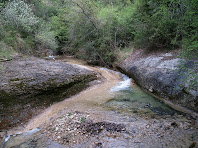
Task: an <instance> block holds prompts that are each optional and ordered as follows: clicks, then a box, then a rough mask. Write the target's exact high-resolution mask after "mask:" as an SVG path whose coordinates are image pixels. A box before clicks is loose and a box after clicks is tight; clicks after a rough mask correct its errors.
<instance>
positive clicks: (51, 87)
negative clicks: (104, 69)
mask: <svg viewBox="0 0 198 148" xmlns="http://www.w3.org/2000/svg"><path fill="white" fill-rule="evenodd" d="M0 64H1V69H0V130H2V129H8V128H12V127H14V126H16V125H19V124H21V123H25V122H26V121H28V119H29V118H31V117H32V116H34V115H36V114H39V113H40V112H41V111H42V110H43V109H44V108H46V107H48V106H50V105H51V104H53V103H55V102H59V101H62V100H64V99H65V98H66V97H69V96H71V95H74V94H76V93H78V92H80V91H82V90H83V89H85V88H86V87H88V86H89V84H90V83H89V82H90V81H92V80H95V79H96V78H97V76H96V73H95V72H94V71H92V70H91V69H88V68H85V67H83V66H78V65H73V64H67V63H66V62H58V61H54V60H53V59H52V60H44V59H39V58H35V57H30V58H24V57H20V58H16V59H13V60H12V61H6V62H2V63H0Z"/></svg>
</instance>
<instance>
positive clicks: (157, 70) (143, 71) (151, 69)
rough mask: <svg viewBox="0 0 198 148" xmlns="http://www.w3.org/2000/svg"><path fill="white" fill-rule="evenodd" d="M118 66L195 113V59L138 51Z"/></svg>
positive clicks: (197, 108) (197, 94)
mask: <svg viewBox="0 0 198 148" xmlns="http://www.w3.org/2000/svg"><path fill="white" fill-rule="evenodd" d="M118 67H120V68H121V69H122V70H123V71H124V72H125V73H127V74H128V75H129V76H131V77H132V78H133V79H134V80H135V81H136V83H137V84H139V85H140V86H142V87H143V88H144V89H146V90H148V91H150V92H151V93H154V94H156V95H158V96H160V97H163V98H166V99H168V100H171V102H174V103H176V104H180V105H182V106H184V107H187V108H188V109H191V110H194V111H196V112H198V83H197V81H198V80H197V78H198V66H197V61H193V60H192V61H184V60H181V59H179V58H177V56H176V52H169V53H145V52H144V51H143V50H139V51H135V52H133V53H132V55H131V56H130V57H129V58H128V59H126V60H125V61H123V62H122V63H120V64H119V65H118Z"/></svg>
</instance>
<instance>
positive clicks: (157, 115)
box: [4, 59, 198, 148]
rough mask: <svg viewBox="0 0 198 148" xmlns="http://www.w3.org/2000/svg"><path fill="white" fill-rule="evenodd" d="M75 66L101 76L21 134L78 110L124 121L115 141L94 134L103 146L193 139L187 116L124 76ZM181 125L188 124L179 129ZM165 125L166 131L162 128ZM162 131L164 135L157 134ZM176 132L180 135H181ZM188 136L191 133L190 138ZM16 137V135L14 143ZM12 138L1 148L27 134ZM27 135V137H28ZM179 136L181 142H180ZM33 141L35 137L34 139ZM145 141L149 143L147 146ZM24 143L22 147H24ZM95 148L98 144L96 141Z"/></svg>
mask: <svg viewBox="0 0 198 148" xmlns="http://www.w3.org/2000/svg"><path fill="white" fill-rule="evenodd" d="M66 62H69V63H72V64H78V65H79V64H80V63H79V62H78V61H76V60H73V59H67V60H66ZM79 66H80V67H84V68H88V69H91V70H94V71H96V72H98V73H100V75H101V79H100V80H99V81H101V83H100V84H97V85H95V86H92V87H90V88H89V89H87V90H85V91H83V92H81V93H79V94H77V95H75V96H73V97H71V98H69V99H65V100H64V101H62V102H59V103H56V104H53V105H52V106H50V107H49V108H47V109H46V110H44V111H43V113H41V114H40V115H38V116H36V117H34V118H33V119H31V120H30V121H29V122H28V124H27V125H25V127H24V128H23V130H21V131H20V132H21V133H27V132H28V131H30V130H32V129H36V132H39V130H38V131H37V128H41V129H42V128H44V127H45V126H47V125H51V124H52V120H53V118H56V116H59V115H62V116H63V113H71V112H74V111H78V112H84V113H86V114H88V116H87V117H89V116H90V119H92V120H93V121H94V122H101V121H105V122H110V123H119V124H124V125H125V126H126V128H127V129H128V131H127V134H126V133H124V134H120V135H119V136H117V137H118V138H117V140H116V141H115V139H114V138H109V137H108V136H107V135H108V134H107V133H104V134H103V135H100V137H97V138H98V139H100V141H101V143H103V144H102V145H103V147H152V146H151V145H153V147H173V146H176V147H177V146H179V147H182V145H183V146H184V147H188V146H190V145H191V144H193V142H194V141H196V140H195V139H196V138H197V137H198V131H197V129H194V128H193V129H190V126H191V125H189V124H191V122H192V121H191V119H186V118H187V117H186V116H185V115H184V114H182V113H181V112H178V111H176V110H174V109H172V108H170V107H168V106H167V105H165V104H164V103H162V102H160V101H159V100H158V99H156V98H154V97H152V96H151V95H148V94H147V93H145V92H144V91H143V90H141V89H140V88H139V87H138V86H137V85H135V84H134V83H133V82H132V80H131V79H130V78H129V77H127V76H126V75H124V74H121V73H119V72H115V71H112V70H108V69H105V68H97V67H90V66H84V65H79ZM64 117H65V116H64ZM61 118H62V117H61ZM177 118H178V119H177ZM184 123H185V124H184ZM185 125H186V126H187V125H188V126H189V127H188V128H187V129H183V127H184V126H185ZM51 126H52V125H51ZM169 126H170V128H171V129H172V126H173V127H175V128H177V130H175V129H174V130H173V131H171V132H172V133H171V134H170V133H169V131H168V128H169ZM180 126H181V127H180ZM131 127H132V128H131ZM150 127H152V128H150ZM166 128H167V131H165V129H166ZM156 129H158V130H156ZM186 130H188V131H186ZM34 131H35V130H33V132H32V135H34ZM164 131H165V133H164V135H162V137H160V135H161V134H162V133H163V132H164ZM17 132H19V131H17V130H16V131H10V135H14V134H15V135H16V133H17ZM134 132H135V133H136V134H135V133H134ZM30 133H31V132H30ZM149 134H150V135H152V136H150V135H149ZM177 134H179V136H178V137H177V138H175V136H176V135H177ZM180 134H184V135H183V136H182V135H180ZM30 135H31V134H30ZM40 135H41V134H40ZM134 135H135V136H134ZM192 135H193V136H194V137H193V138H192ZM127 136H128V137H127ZM133 136H134V137H133ZM16 137H17V138H18V139H17V142H16ZM16 137H13V136H12V138H10V136H8V137H7V138H6V139H5V140H6V142H5V143H4V147H6V148H7V147H12V146H17V145H18V146H19V145H20V143H25V141H24V139H25V140H26V141H27V139H26V138H24V137H27V135H20V136H16ZM37 137H38V136H37ZM101 137H102V138H101ZM126 137H127V138H126ZM31 138H32V137H31V136H30V138H29V139H31ZM34 138H35V137H34ZM152 138H154V139H152ZM174 138H175V139H174ZM41 139H42V138H41ZM181 139H182V140H183V141H181ZM55 140H56V139H55ZM37 141H39V140H38V139H37ZM85 141H86V140H85ZM93 142H94V138H93V137H90V138H89V140H87V142H85V143H84V146H82V145H81V144H82V143H79V145H73V147H92V146H90V144H92V143H93ZM149 142H153V143H152V144H150V145H147V143H149ZM16 143H17V144H16ZM40 143H42V142H40ZM48 143H49V141H48ZM165 143H166V145H165ZM56 144H57V143H56ZM56 144H55V145H56ZM27 145H28V144H27ZM27 145H26V147H28V146H27ZM53 145H54V142H51V143H50V144H49V145H48V146H46V147H50V146H51V147H53ZM195 145H196V142H195ZM37 146H38V143H37ZM29 147H30V145H29ZM38 147H42V146H38ZM44 147H45V146H44ZM54 147H61V145H59V144H58V145H56V146H54ZM65 147H66V146H65ZM93 147H97V146H93ZM98 147H100V144H99V146H98Z"/></svg>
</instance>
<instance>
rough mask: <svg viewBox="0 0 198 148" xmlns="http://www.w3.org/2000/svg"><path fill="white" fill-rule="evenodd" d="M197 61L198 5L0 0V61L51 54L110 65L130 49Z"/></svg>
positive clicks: (164, 0)
mask: <svg viewBox="0 0 198 148" xmlns="http://www.w3.org/2000/svg"><path fill="white" fill-rule="evenodd" d="M139 48H144V49H146V50H158V51H159V50H163V49H167V50H173V49H182V52H181V53H182V56H184V57H186V58H190V59H192V58H194V59H197V57H198V1H197V0H161V1H158V0H0V58H9V57H10V55H11V54H12V53H13V52H15V51H16V52H20V53H24V54H30V55H42V53H44V52H46V51H47V50H54V51H59V52H62V53H65V54H69V55H75V56H76V57H78V58H82V59H84V60H86V61H91V62H93V63H98V64H99V65H102V66H110V65H111V64H112V63H113V62H115V61H116V60H117V59H118V58H122V57H120V56H119V55H121V54H122V53H124V52H130V51H131V50H132V49H139Z"/></svg>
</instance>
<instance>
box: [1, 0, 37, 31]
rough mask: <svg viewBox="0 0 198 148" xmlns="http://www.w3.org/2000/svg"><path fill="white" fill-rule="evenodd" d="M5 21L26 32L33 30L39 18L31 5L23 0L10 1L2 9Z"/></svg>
mask: <svg viewBox="0 0 198 148" xmlns="http://www.w3.org/2000/svg"><path fill="white" fill-rule="evenodd" d="M2 15H3V17H4V19H5V22H6V23H7V24H9V25H12V26H14V27H16V28H17V29H19V30H21V31H25V32H32V31H33V29H34V27H35V26H36V24H37V23H38V22H39V19H38V18H37V17H36V16H35V15H34V14H33V12H32V10H31V8H30V6H29V5H28V4H26V3H25V2H24V1H22V0H13V1H11V2H9V3H8V4H7V5H6V7H5V8H4V9H3V11H2Z"/></svg>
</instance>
